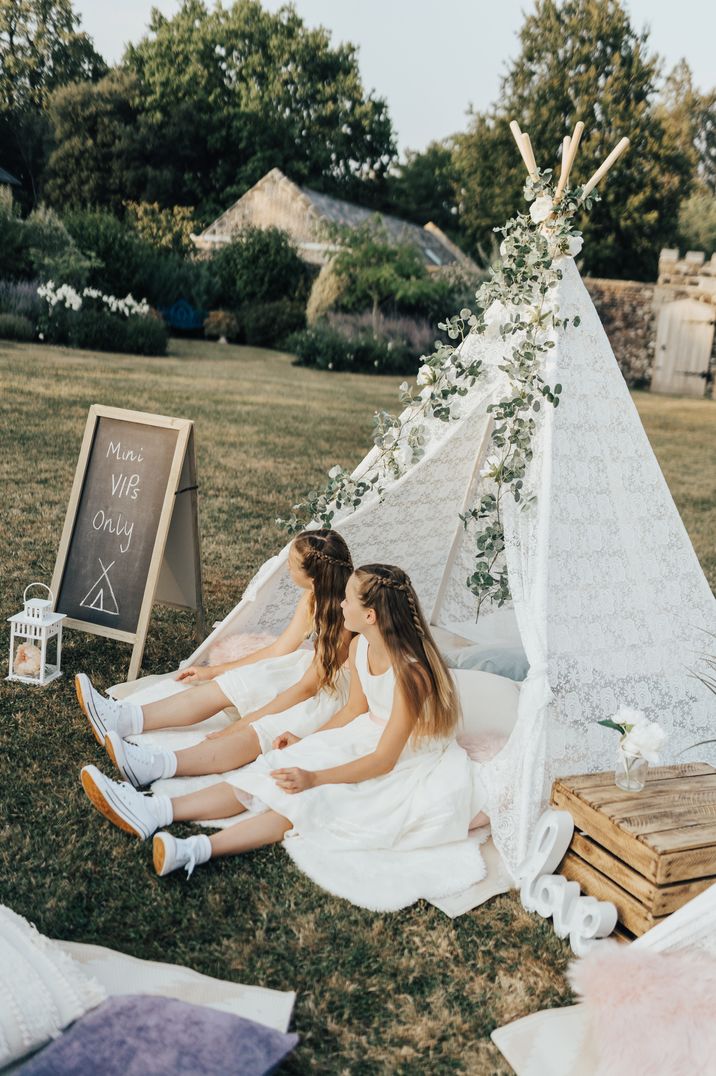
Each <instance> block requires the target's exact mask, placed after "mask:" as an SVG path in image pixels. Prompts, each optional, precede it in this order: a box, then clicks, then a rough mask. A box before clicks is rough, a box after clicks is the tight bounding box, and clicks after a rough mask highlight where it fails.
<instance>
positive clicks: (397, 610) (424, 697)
mask: <svg viewBox="0 0 716 1076" xmlns="http://www.w3.org/2000/svg"><path fill="white" fill-rule="evenodd" d="M355 577H356V581H357V584H358V594H359V597H360V602H361V604H362V605H363V606H364V607H365V608H368V609H373V611H374V612H375V616H376V624H377V627H378V630H379V632H380V634H381V636H382V638H383V642H384V643H385V646H386V648H387V650H388V653H389V654H390V661H391V664H392V666H393V670H394V672H395V678H396V681H397V683H398V684H399V686H400V689H401V691H402V692H403V694H404V695H405V698H406V699H407V701H408V705H409V707H410V710H411V712H412V713H413V714H414V715H415V727H414V730H413V738H415V739H419V738H421V737H432V736H436V737H437V736H440V737H442V736H449V735H450V734H451V733H452V732H454V730H455V727H456V725H457V723H458V721H459V719H460V703H459V699H458V695H457V691H456V690H455V684H454V681H453V679H452V677H451V675H450V673H449V672H448V669H447V666H446V664H445V662H444V661H443V659H442V657H441V656H440V652H439V651H438V648H437V646H436V645H435V640H434V639H433V637H432V635H431V634H430V628H429V627H428V624H427V622H426V620H425V617H424V616H423V612H422V610H421V608H420V602H419V601H418V596H417V594H416V593H415V590H414V589H413V584H412V583H411V582H410V579H409V578H408V576H407V575H406V573H405V572H404V571H403V570H402V568H396V567H395V565H394V564H364V565H362V566H361V567H360V568H356V571H355Z"/></svg>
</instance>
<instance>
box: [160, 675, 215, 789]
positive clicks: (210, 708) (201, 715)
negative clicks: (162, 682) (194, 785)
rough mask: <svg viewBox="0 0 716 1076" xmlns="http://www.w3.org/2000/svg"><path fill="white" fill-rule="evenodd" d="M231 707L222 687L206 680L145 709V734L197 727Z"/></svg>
mask: <svg viewBox="0 0 716 1076" xmlns="http://www.w3.org/2000/svg"><path fill="white" fill-rule="evenodd" d="M230 705H231V703H230V702H229V700H228V699H227V697H226V695H225V694H224V692H223V691H222V690H221V688H220V687H219V685H218V684H214V683H211V682H209V681H207V683H205V684H198V685H197V686H196V687H193V688H191V689H190V690H189V691H182V692H181V693H179V694H177V695H170V696H169V698H168V699H160V700H159V701H158V702H150V703H147V705H146V706H143V707H142V714H143V715H144V726H143V728H142V732H151V731H152V730H153V729H166V728H178V727H180V726H183V725H196V724H197V722H198V721H205V720H206V718H207V717H213V716H214V714H218V713H219V711H220V710H223V709H224V707H225V706H230ZM204 772H206V771H204Z"/></svg>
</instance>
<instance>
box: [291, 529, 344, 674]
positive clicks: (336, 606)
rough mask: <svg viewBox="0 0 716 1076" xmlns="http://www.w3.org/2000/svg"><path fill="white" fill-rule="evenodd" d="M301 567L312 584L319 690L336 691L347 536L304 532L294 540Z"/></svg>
mask: <svg viewBox="0 0 716 1076" xmlns="http://www.w3.org/2000/svg"><path fill="white" fill-rule="evenodd" d="M293 545H294V549H295V550H296V552H297V554H298V555H299V557H300V558H301V567H302V568H303V570H304V572H305V573H306V575H307V576H308V577H309V579H310V580H311V582H312V583H313V592H312V594H311V599H310V610H311V616H312V618H313V627H314V630H315V632H316V643H315V647H316V658H317V660H318V666H319V684H318V686H319V690H320V689H322V688H328V690H331V691H332V690H334V689H335V686H336V679H337V677H338V672H339V669H340V667H341V665H342V664H343V662H344V660H345V654H344V653H343V647H342V643H343V632H344V631H345V624H344V622H343V610H342V609H341V602H342V601H343V599H344V597H345V594H346V583H347V582H348V579H349V578H350V575H351V573H352V571H353V561H352V560H351V555H350V552H349V550H348V546H347V545H346V543H345V540H344V538H343V537H342V536H341V535H340V534H339V533H338V531H334V530H327V529H321V530H313V531H301V533H300V534H297V535H296V537H295V538H294V540H293Z"/></svg>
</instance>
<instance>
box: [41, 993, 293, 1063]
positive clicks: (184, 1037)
mask: <svg viewBox="0 0 716 1076" xmlns="http://www.w3.org/2000/svg"><path fill="white" fill-rule="evenodd" d="M297 1041H298V1036H297V1035H284V1034H282V1033H281V1032H280V1031H274V1030H272V1029H271V1028H267V1027H263V1026H262V1025H261V1024H256V1023H254V1022H253V1021H252V1020H244V1019H242V1017H240V1016H232V1015H230V1014H229V1013H221V1012H216V1010H215V1009H208V1008H206V1007H204V1006H200V1005H189V1004H187V1003H186V1002H184V1001H175V1000H174V999H173V998H155V997H147V996H146V995H128V996H125V997H118V998H109V999H108V1000H107V1001H105V1002H104V1003H103V1004H102V1005H100V1006H99V1007H98V1008H97V1009H95V1010H94V1011H93V1012H91V1013H88V1014H87V1015H86V1016H84V1017H82V1019H80V1020H78V1021H77V1022H76V1023H75V1024H73V1025H72V1027H71V1028H69V1029H68V1030H67V1031H66V1032H65V1033H64V1035H62V1037H61V1038H59V1039H57V1040H56V1041H55V1042H53V1043H52V1044H51V1045H50V1046H48V1047H47V1048H46V1049H44V1050H42V1051H41V1052H40V1053H39V1054H37V1055H36V1056H35V1057H33V1058H31V1059H30V1061H28V1062H27V1064H25V1065H23V1067H22V1069H21V1070H20V1071H21V1072H22V1073H23V1076H57V1074H58V1073H62V1072H65V1073H71V1072H72V1073H77V1074H80V1073H90V1072H96V1071H98V1070H99V1071H101V1072H102V1076H195V1074H196V1073H202V1076H225V1074H227V1073H241V1076H263V1074H264V1073H269V1072H271V1070H272V1069H274V1068H275V1067H276V1066H277V1065H278V1064H279V1063H280V1062H281V1061H282V1059H283V1058H284V1057H285V1056H286V1055H287V1054H288V1053H290V1051H291V1050H292V1049H293V1048H294V1046H295V1045H296V1043H297ZM98 1062H99V1065H98Z"/></svg>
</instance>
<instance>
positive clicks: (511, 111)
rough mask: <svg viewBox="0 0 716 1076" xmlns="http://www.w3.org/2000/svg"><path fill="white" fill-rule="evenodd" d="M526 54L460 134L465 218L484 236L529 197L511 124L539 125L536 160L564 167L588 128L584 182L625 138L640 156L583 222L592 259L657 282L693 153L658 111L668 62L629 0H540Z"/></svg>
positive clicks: (591, 265) (526, 33)
mask: <svg viewBox="0 0 716 1076" xmlns="http://www.w3.org/2000/svg"><path fill="white" fill-rule="evenodd" d="M520 45H521V49H520V54H519V56H518V57H517V59H516V60H515V61H514V62H513V63H512V65H511V67H510V69H509V70H508V73H507V75H506V77H505V79H504V81H503V85H502V88H501V93H500V98H499V100H498V102H497V104H496V105H495V106H494V107H493V108H492V109H491V110H490V111H489V112H488V113H486V114H475V115H474V116H473V120H472V125H471V128H470V129H469V131H468V132H467V134H465V135H464V136H461V137H459V138H458V140H457V142H458V145H457V149H456V168H457V171H458V174H459V179H460V182H461V207H460V208H461V221H462V224H463V227H464V228H465V231H466V232H467V234H468V236H469V238H470V239H471V241H472V242H473V243H474V244H478V243H485V242H486V240H487V239H488V237H489V233H490V231H491V229H492V228H494V227H495V226H497V225H500V224H501V223H502V222H503V220H504V219H505V217H507V216H511V215H512V214H513V213H514V211H515V209H516V208H518V207H519V206H520V204H521V203H522V197H521V188H522V183H523V180H524V176H525V171H524V165H523V164H522V162H521V160H520V158H519V156H518V154H517V150H516V147H515V146H514V143H513V141H512V136H511V134H510V132H509V127H508V124H509V121H510V120H511V119H516V120H517V121H518V122H519V124H520V126H521V127H522V128H523V130H528V131H529V133H530V137H531V138H532V143H533V146H534V149H535V153H536V157H537V163H538V165H540V167H542V168H546V167H552V168H554V167H556V166H557V164H558V152H559V148H560V146H561V142H562V138H563V136H564V135H565V134H569V133H570V132H571V130H572V129H573V126H574V123H575V122H576V121H577V120H578V119H581V120H583V121H584V123H585V125H586V127H585V132H584V136H583V139H582V142H581V145H580V149H579V154H578V157H577V164H576V166H575V170H574V178H573V182H577V183H580V182H585V181H586V180H587V179H588V177H589V176H590V175H591V173H592V172H593V171H594V170H595V169H596V168H597V167H598V165H599V164H600V163H601V162H602V161H603V160H604V158H605V157H606V156H607V154H608V153H609V151H610V150H611V149H612V148H613V146H615V145H616V143H617V141H618V140H619V138H620V137H621V136H622V135H624V134H628V135H629V137H630V139H631V147H630V150H629V153H628V154H627V155H626V156H625V157H623V158H622V159H621V160H620V162H619V165H618V166H617V167H616V168H615V169H614V171H613V172H612V173H610V175H609V179H608V181H607V182H606V183H604V184H603V185H602V187H601V189H600V194H601V197H602V200H601V201H600V202H598V203H597V205H596V206H595V207H594V209H593V210H592V212H591V214H590V217H589V218H588V219H585V221H584V231H585V248H584V251H585V253H584V261H585V264H586V266H587V268H588V269H589V270H590V271H591V272H593V273H595V274H601V275H604V276H618V277H629V276H633V277H636V278H639V279H653V277H654V273H655V270H656V265H657V258H658V252H659V249H660V248H661V247H662V246H664V245H665V244H668V243H669V242H673V240H674V237H675V235H676V227H677V217H678V207H679V204H680V202H681V200H682V199H683V197H684V196H685V195H687V194H688V192H689V189H690V187H691V184H692V178H693V161H692V159H691V158H690V157H689V154H688V153H687V152H685V150H684V148H683V145H682V144H680V142H679V140H678V139H677V138H676V137H675V136H674V134H673V131H670V130H669V128H668V127H666V126H665V125H664V123H663V121H662V119H661V118H660V117H659V115H658V109H657V107H656V106H657V89H658V76H659V68H658V60H657V58H656V57H655V56H649V54H648V47H647V46H648V37H647V34H646V32H644V33H641V34H640V33H637V32H636V31H635V30H634V28H633V27H632V25H631V23H630V21H629V17H628V15H627V13H626V12H625V10H624V9H623V8H622V6H621V4H620V2H619V0H564V2H562V3H558V2H557V0H537V4H536V8H535V11H534V13H533V14H531V15H529V16H527V18H526V19H525V22H524V25H523V27H522V30H521V32H520Z"/></svg>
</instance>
